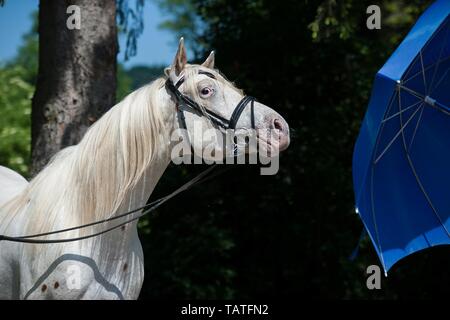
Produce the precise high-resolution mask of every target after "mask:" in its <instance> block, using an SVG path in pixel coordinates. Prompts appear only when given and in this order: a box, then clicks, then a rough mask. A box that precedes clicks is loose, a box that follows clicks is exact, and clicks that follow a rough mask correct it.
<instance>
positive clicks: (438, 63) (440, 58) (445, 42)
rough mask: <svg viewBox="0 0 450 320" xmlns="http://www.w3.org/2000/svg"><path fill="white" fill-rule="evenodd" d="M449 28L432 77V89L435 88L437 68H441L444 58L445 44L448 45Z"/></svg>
mask: <svg viewBox="0 0 450 320" xmlns="http://www.w3.org/2000/svg"><path fill="white" fill-rule="evenodd" d="M449 30H450V27H448V28H447V30H446V31H445V37H444V39H445V40H444V44H443V46H442V47H441V52H440V53H439V59H438V61H437V63H435V65H436V67H435V68H434V71H433V78H432V79H431V84H430V90H432V89H433V84H434V79H435V77H436V74H437V70H438V69H439V65H440V64H441V62H442V61H443V60H442V53H443V52H444V49H445V46H446V45H447V36H448V31H449ZM449 58H450V56H449V57H447V58H446V59H449Z"/></svg>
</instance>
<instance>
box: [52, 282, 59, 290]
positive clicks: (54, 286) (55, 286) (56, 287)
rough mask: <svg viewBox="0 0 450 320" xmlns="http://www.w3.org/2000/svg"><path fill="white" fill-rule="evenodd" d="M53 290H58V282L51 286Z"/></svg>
mask: <svg viewBox="0 0 450 320" xmlns="http://www.w3.org/2000/svg"><path fill="white" fill-rule="evenodd" d="M53 288H55V289H58V288H59V282H58V281H56V282H55V284H54V285H53Z"/></svg>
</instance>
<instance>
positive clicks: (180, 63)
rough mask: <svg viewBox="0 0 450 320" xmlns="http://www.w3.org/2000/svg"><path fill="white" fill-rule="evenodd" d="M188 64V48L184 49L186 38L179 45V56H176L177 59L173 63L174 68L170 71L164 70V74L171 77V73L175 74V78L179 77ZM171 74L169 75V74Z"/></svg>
mask: <svg viewBox="0 0 450 320" xmlns="http://www.w3.org/2000/svg"><path fill="white" fill-rule="evenodd" d="M186 63H187V55H186V48H185V47H184V38H183V37H181V38H180V42H179V44H178V50H177V54H176V55H175V59H174V60H173V62H172V66H171V67H170V69H169V70H167V69H168V68H166V69H165V70H164V73H165V74H166V75H168V76H169V75H170V74H171V73H175V76H177V77H178V76H179V75H180V73H181V71H183V69H184V67H185V66H186ZM168 73H169V74H168Z"/></svg>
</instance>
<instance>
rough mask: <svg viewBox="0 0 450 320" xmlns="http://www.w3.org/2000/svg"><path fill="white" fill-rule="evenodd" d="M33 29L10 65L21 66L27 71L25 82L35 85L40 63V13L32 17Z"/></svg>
mask: <svg viewBox="0 0 450 320" xmlns="http://www.w3.org/2000/svg"><path fill="white" fill-rule="evenodd" d="M31 19H32V27H31V30H30V31H29V32H27V33H26V34H24V35H23V37H22V44H21V45H20V47H19V49H18V53H17V56H16V57H15V58H14V59H13V60H12V61H11V62H10V63H9V65H12V66H14V65H19V66H21V67H23V68H24V69H25V70H26V74H25V75H24V76H25V79H24V80H25V81H27V82H28V83H30V84H32V85H34V84H35V83H36V78H37V73H38V63H39V58H38V57H39V38H38V13H37V12H33V13H32V15H31Z"/></svg>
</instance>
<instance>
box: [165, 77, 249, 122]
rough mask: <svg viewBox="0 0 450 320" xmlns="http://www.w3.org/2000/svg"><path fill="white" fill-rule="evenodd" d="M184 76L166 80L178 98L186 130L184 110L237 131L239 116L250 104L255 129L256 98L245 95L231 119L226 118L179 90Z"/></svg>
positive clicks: (180, 115)
mask: <svg viewBox="0 0 450 320" xmlns="http://www.w3.org/2000/svg"><path fill="white" fill-rule="evenodd" d="M198 73H199V74H204V75H206V76H208V77H210V78H212V79H216V77H215V76H214V75H213V74H212V73H209V72H206V71H202V70H200V71H199V72H198ZM184 80H185V79H184V76H183V77H181V78H180V79H179V80H178V81H177V82H176V83H175V84H173V82H172V81H171V80H170V78H168V79H167V80H166V88H167V90H169V92H171V93H172V95H173V96H174V98H175V100H176V104H177V113H178V119H179V121H180V124H181V127H182V128H183V129H185V130H187V126H186V118H185V116H184V112H185V111H188V112H192V113H195V114H197V115H199V116H201V117H206V118H208V119H209V120H210V121H211V122H212V123H213V124H214V125H215V126H216V127H218V128H222V129H224V130H227V129H231V130H234V131H236V125H237V123H238V121H239V118H240V117H241V114H242V112H243V111H244V109H245V108H246V107H247V106H248V105H249V104H250V112H251V115H250V119H251V126H252V129H255V105H254V103H255V101H256V99H255V98H254V97H251V96H244V97H243V98H242V99H241V101H239V103H238V104H237V105H236V107H235V108H234V111H233V113H232V114H231V117H230V119H229V120H227V119H225V118H224V117H222V116H221V115H219V114H217V113H215V112H213V111H211V110H209V109H206V108H202V107H201V106H200V105H199V104H198V103H197V102H195V101H194V100H192V99H191V98H189V97H188V96H186V95H185V94H183V93H181V92H180V90H179V87H180V86H181V85H182V84H183V83H184Z"/></svg>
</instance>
